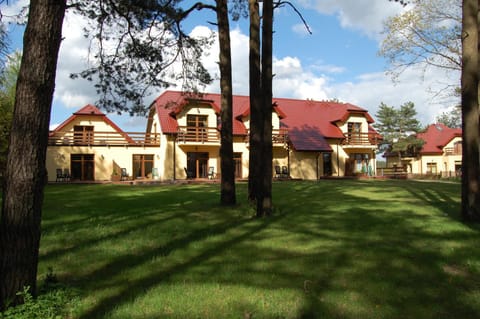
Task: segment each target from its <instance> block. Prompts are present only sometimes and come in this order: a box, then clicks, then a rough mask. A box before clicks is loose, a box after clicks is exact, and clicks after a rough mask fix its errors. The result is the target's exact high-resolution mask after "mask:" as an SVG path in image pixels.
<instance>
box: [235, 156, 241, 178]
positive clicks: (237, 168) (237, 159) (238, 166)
mask: <svg viewBox="0 0 480 319" xmlns="http://www.w3.org/2000/svg"><path fill="white" fill-rule="evenodd" d="M233 161H234V162H235V178H242V153H233Z"/></svg>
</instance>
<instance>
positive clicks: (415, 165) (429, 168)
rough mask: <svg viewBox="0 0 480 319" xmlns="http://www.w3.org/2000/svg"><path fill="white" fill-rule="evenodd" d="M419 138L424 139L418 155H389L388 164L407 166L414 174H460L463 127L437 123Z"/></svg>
mask: <svg viewBox="0 0 480 319" xmlns="http://www.w3.org/2000/svg"><path fill="white" fill-rule="evenodd" d="M417 138H419V139H422V140H423V141H424V144H423V147H422V149H421V150H420V152H419V153H418V155H417V156H416V157H409V158H404V159H402V163H399V162H398V161H399V160H398V156H397V155H394V154H393V155H392V156H387V166H389V167H392V166H394V165H396V166H397V167H406V168H407V172H408V173H410V174H412V175H414V176H415V175H432V176H442V177H454V176H460V174H461V168H462V129H460V128H450V127H448V126H446V125H444V124H441V123H437V124H431V125H429V126H428V127H427V128H426V130H425V131H424V132H422V133H418V134H417Z"/></svg>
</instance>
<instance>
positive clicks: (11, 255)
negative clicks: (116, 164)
mask: <svg viewBox="0 0 480 319" xmlns="http://www.w3.org/2000/svg"><path fill="white" fill-rule="evenodd" d="M65 9H66V0H32V1H30V10H29V18H28V23H27V26H26V29H25V34H24V40H23V41H24V42H23V57H22V63H21V67H20V72H19V76H18V80H17V91H16V96H15V106H14V114H13V121H12V128H11V134H10V146H9V151H8V158H7V167H6V173H5V184H4V190H3V203H2V215H1V220H0V307H1V308H4V307H5V306H6V302H7V301H11V302H12V305H15V304H18V303H21V302H22V301H23V300H22V299H21V297H19V296H16V293H17V292H18V291H20V290H23V288H24V287H30V291H31V293H32V294H33V295H35V294H36V279H37V278H36V277H37V265H38V250H39V244H40V233H41V231H40V221H41V212H42V202H43V190H44V186H45V181H46V169H45V157H46V150H47V140H48V126H49V122H50V111H51V104H52V99H53V91H54V87H55V73H56V66H57V58H58V51H59V48H60V42H61V33H62V23H63V18H64V15H65Z"/></svg>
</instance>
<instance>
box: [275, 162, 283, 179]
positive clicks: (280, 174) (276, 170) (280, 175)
mask: <svg viewBox="0 0 480 319" xmlns="http://www.w3.org/2000/svg"><path fill="white" fill-rule="evenodd" d="M279 177H282V171H281V170H280V166H278V165H275V178H279Z"/></svg>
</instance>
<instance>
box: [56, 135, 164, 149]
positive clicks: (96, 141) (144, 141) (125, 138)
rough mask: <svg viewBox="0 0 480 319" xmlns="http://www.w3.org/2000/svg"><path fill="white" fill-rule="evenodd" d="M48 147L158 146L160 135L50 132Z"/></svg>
mask: <svg viewBox="0 0 480 319" xmlns="http://www.w3.org/2000/svg"><path fill="white" fill-rule="evenodd" d="M48 145H56V146H62V145H72V146H73V145H75V146H160V134H158V133H142V132H122V133H119V132H99V131H94V132H73V131H65V132H62V131H58V132H55V131H51V132H50V135H49V137H48Z"/></svg>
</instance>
